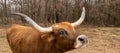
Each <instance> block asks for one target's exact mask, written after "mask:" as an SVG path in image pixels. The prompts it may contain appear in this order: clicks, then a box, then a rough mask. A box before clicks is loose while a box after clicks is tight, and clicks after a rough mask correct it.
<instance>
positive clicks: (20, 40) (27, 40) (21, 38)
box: [7, 25, 42, 53]
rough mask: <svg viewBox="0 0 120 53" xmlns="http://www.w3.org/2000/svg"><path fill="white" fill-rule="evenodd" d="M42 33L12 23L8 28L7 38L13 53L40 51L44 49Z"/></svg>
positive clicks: (35, 52) (36, 52)
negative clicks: (41, 42)
mask: <svg viewBox="0 0 120 53" xmlns="http://www.w3.org/2000/svg"><path fill="white" fill-rule="evenodd" d="M40 35H41V34H40V32H38V31H37V30H35V29H34V28H32V27H27V26H21V25H12V26H11V27H10V28H8V29H7V39H8V42H9V45H10V47H11V50H12V52H13V53H33V52H34V53H38V52H39V50H42V49H40V47H42V44H41V45H40V44H39V42H40V41H41V40H40ZM38 47H39V48H38Z"/></svg>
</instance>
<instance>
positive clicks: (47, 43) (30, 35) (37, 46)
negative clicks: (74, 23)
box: [7, 22, 75, 53]
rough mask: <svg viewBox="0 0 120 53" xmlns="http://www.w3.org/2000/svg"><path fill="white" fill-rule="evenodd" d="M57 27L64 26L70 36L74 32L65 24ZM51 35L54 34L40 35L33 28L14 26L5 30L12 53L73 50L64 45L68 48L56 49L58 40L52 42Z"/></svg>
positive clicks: (46, 52) (56, 52) (51, 52)
mask: <svg viewBox="0 0 120 53" xmlns="http://www.w3.org/2000/svg"><path fill="white" fill-rule="evenodd" d="M57 26H59V27H60V26H61V27H62V26H64V28H65V30H70V31H69V32H68V33H71V34H72V33H74V32H75V31H74V28H72V27H71V26H70V25H69V24H68V23H67V22H64V23H62V25H57ZM54 28H55V27H54ZM62 28H63V27H62ZM52 35H55V33H54V32H49V33H41V32H39V31H37V30H36V29H35V28H33V27H28V26H21V25H16V24H14V25H12V26H11V27H10V28H9V29H8V30H7V39H8V42H9V43H10V46H11V49H12V50H13V53H62V52H65V51H67V50H70V49H73V47H71V46H69V45H66V46H69V47H68V48H67V47H66V48H65V49H63V48H59V47H57V46H58V45H57V44H58V43H57V42H56V41H60V40H54V37H50V36H52ZM56 35H57V34H56ZM72 35H74V34H72ZM72 35H71V37H72ZM55 38H56V37H55ZM71 39H72V38H71ZM61 47H62V46H61Z"/></svg>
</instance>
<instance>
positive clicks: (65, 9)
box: [0, 0, 120, 27]
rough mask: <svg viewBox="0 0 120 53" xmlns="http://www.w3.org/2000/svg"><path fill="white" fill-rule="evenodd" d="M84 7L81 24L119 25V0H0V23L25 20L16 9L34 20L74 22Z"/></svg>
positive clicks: (42, 21) (46, 22)
mask: <svg viewBox="0 0 120 53" xmlns="http://www.w3.org/2000/svg"><path fill="white" fill-rule="evenodd" d="M83 6H85V8H86V18H85V21H84V22H83V25H92V26H115V27H120V0H0V25H8V24H13V23H26V21H25V20H24V19H23V18H18V17H19V16H10V15H9V14H10V13H14V12H20V13H24V14H26V15H28V16H30V17H31V18H32V19H33V20H35V21H36V22H37V23H43V24H49V23H52V24H53V23H59V22H62V21H69V22H74V21H76V20H77V19H79V17H80V16H81V11H82V7H83Z"/></svg>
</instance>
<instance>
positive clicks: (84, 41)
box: [78, 35, 88, 44]
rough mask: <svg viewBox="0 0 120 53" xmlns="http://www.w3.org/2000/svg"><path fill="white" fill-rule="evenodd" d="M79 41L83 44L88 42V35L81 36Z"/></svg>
mask: <svg viewBox="0 0 120 53" xmlns="http://www.w3.org/2000/svg"><path fill="white" fill-rule="evenodd" d="M78 40H79V41H80V42H82V44H84V43H87V42H88V40H87V36H86V35H80V36H78Z"/></svg>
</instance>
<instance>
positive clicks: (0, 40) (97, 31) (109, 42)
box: [0, 27, 120, 53]
mask: <svg viewBox="0 0 120 53" xmlns="http://www.w3.org/2000/svg"><path fill="white" fill-rule="evenodd" d="M78 31H79V32H80V33H81V34H85V35H87V36H88V38H89V43H88V44H87V45H86V46H83V47H82V48H80V49H75V50H71V51H68V52H66V53H120V28H115V27H114V28H113V27H112V28H111V27H99V28H93V27H87V28H86V27H81V28H79V29H78ZM0 53H11V51H10V48H9V45H8V43H7V40H6V34H5V29H4V28H0Z"/></svg>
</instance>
